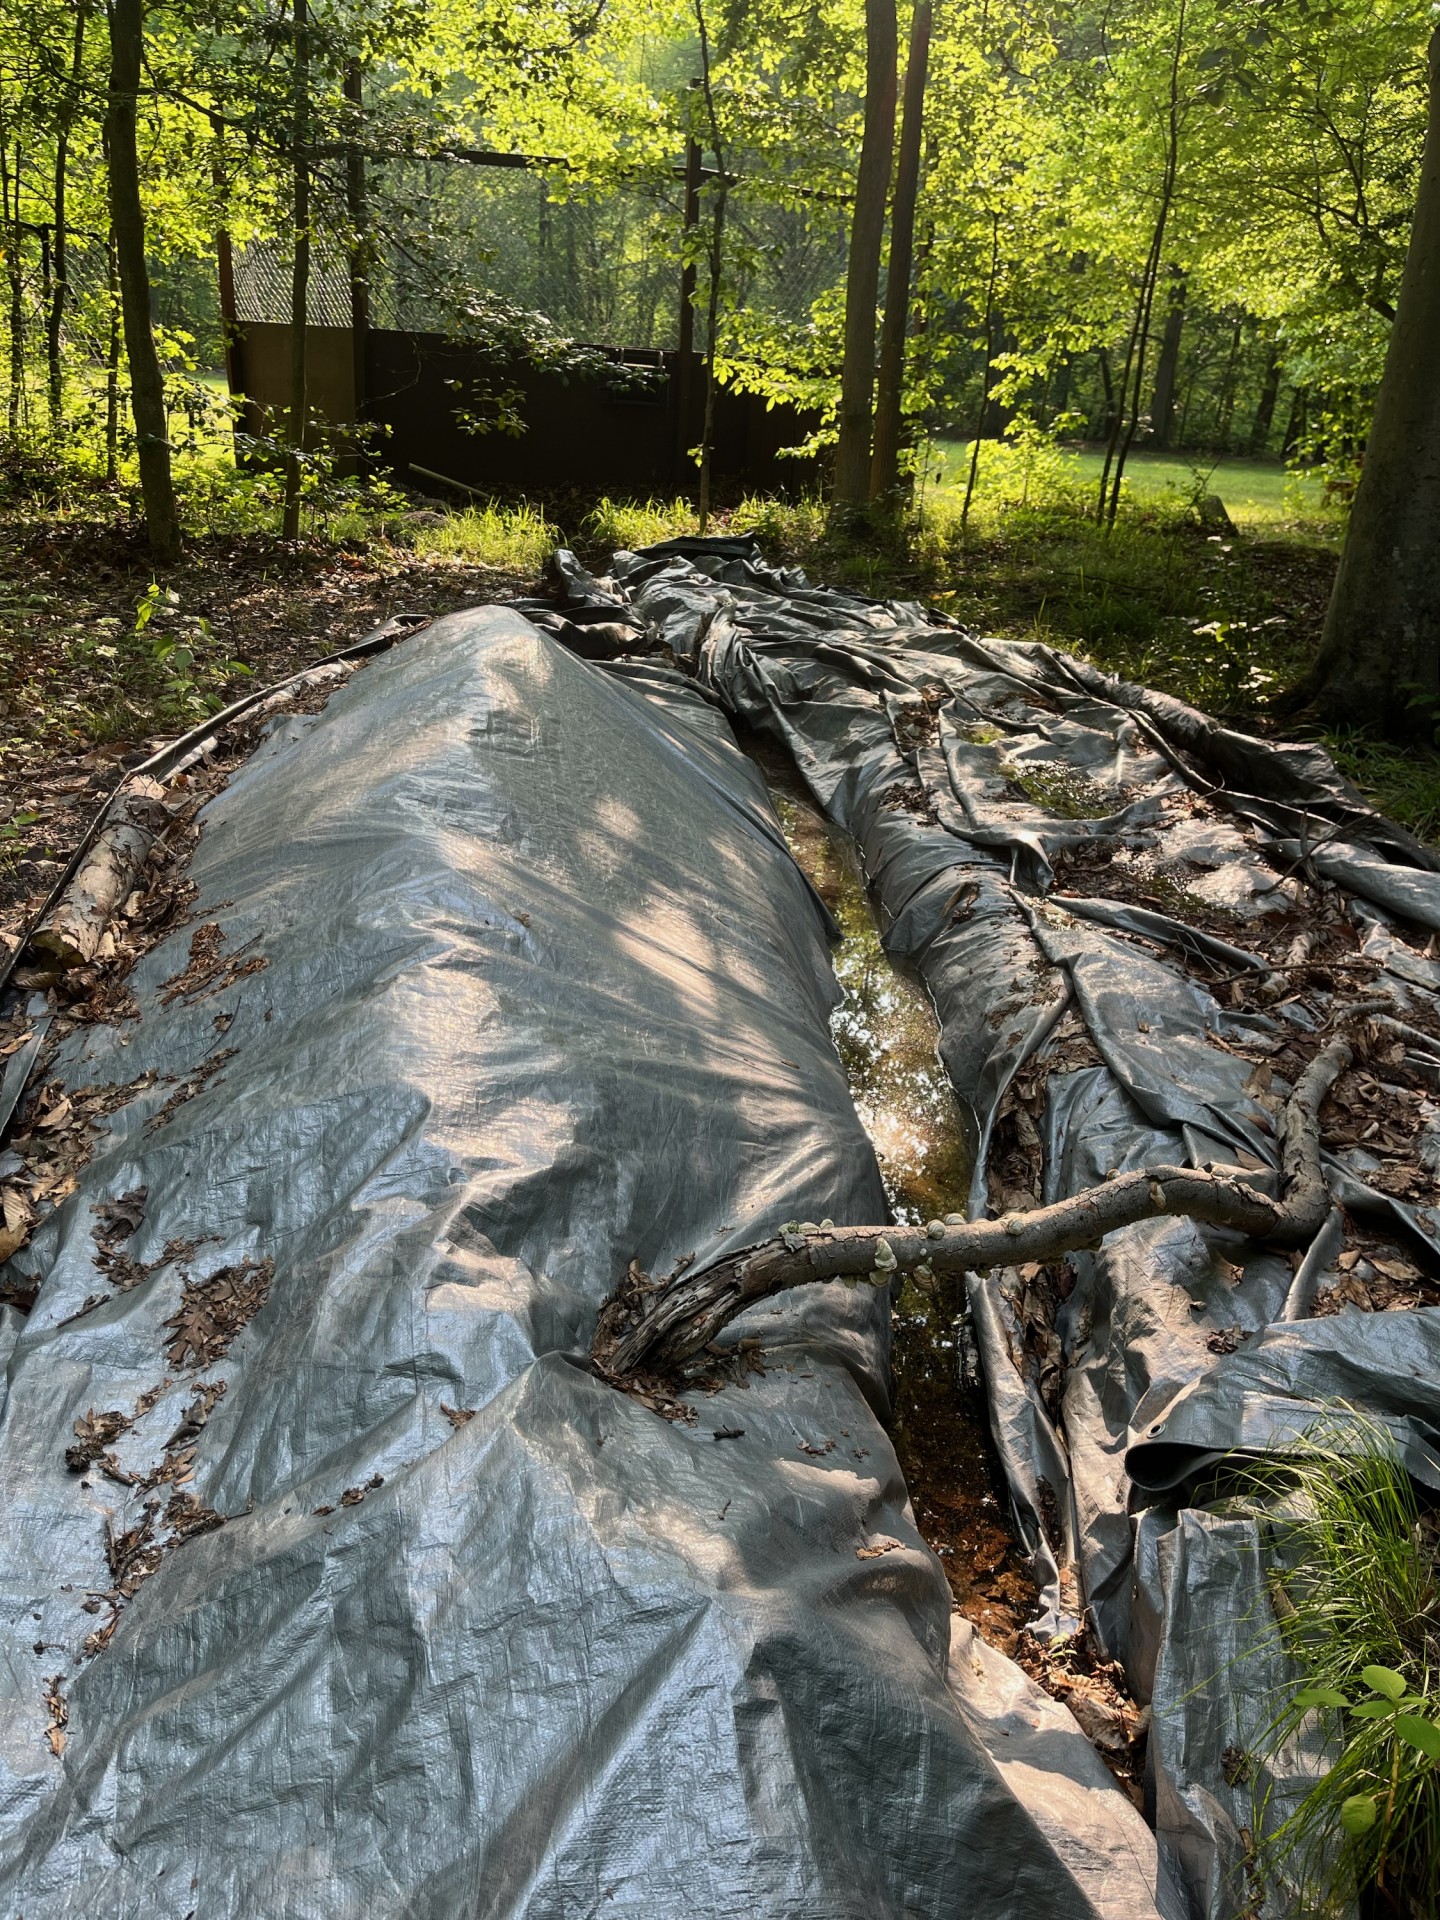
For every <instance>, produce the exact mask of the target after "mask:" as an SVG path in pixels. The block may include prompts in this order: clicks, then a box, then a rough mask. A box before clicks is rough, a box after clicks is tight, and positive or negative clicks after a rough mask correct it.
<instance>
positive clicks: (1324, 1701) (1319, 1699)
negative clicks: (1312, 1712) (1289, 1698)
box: [1295, 1687, 1350, 1707]
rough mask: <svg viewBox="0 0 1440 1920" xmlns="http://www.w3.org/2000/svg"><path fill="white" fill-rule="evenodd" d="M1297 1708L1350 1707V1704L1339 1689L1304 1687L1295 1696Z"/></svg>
mask: <svg viewBox="0 0 1440 1920" xmlns="http://www.w3.org/2000/svg"><path fill="white" fill-rule="evenodd" d="M1295 1704H1296V1706H1297V1707H1348V1706H1349V1704H1350V1702H1349V1700H1348V1699H1347V1698H1346V1696H1345V1695H1344V1694H1343V1693H1341V1691H1340V1689H1339V1688H1338V1687H1302V1688H1301V1690H1300V1692H1299V1693H1297V1694H1296V1696H1295Z"/></svg>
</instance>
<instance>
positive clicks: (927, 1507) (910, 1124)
mask: <svg viewBox="0 0 1440 1920" xmlns="http://www.w3.org/2000/svg"><path fill="white" fill-rule="evenodd" d="M746 746H747V749H748V751H749V752H750V753H751V755H752V757H753V758H754V759H755V760H756V761H757V762H758V763H759V765H760V767H761V770H762V771H763V773H764V775H765V778H766V780H767V782H768V783H769V786H770V792H771V797H772V799H773V800H774V802H775V807H776V810H777V811H778V813H779V815H780V820H781V824H782V825H783V827H784V829H785V837H786V839H787V840H788V841H789V843H790V850H791V852H792V853H793V854H794V855H795V858H796V860H797V861H798V863H799V865H800V866H801V868H802V869H803V870H804V872H805V874H806V875H807V877H808V878H809V880H810V882H811V884H812V885H813V886H814V888H815V890H816V892H817V893H818V894H819V895H820V896H821V898H822V899H823V900H824V902H825V904H826V906H827V907H829V909H830V911H831V913H832V914H833V915H834V916H835V920H836V923H837V924H838V926H839V928H840V932H841V939H840V943H839V945H838V946H837V947H835V948H834V950H833V959H834V965H835V976H836V978H837V980H838V981H839V983H840V989H841V1001H840V1005H839V1006H838V1007H837V1008H836V1010H835V1013H834V1015H833V1016H832V1019H831V1027H832V1030H833V1032H834V1035H835V1045H836V1048H837V1050H838V1052H839V1054H840V1058H841V1060H842V1062H843V1063H844V1066H845V1072H846V1075H847V1077H848V1079H849V1081H850V1089H851V1092H852V1094H853V1096H854V1100H855V1107H856V1111H857V1112H858V1113H859V1115H860V1119H861V1122H862V1124H863V1125H864V1127H865V1130H866V1132H867V1133H868V1134H869V1135H870V1138H871V1140H872V1141H873V1142H874V1145H875V1153H876V1157H877V1159H878V1160H879V1162H880V1173H881V1177H882V1179H883V1181H884V1183H885V1193H886V1198H887V1199H888V1201H889V1203H890V1209H891V1213H892V1214H893V1216H894V1218H895V1219H896V1220H901V1221H919V1220H929V1219H933V1218H934V1217H935V1216H936V1215H937V1214H945V1213H953V1212H957V1211H959V1210H961V1209H962V1208H963V1207H964V1205H965V1195H966V1192H967V1189H968V1187H969V1184H970V1157H969V1149H968V1144H967V1139H966V1129H965V1125H964V1122H963V1119H962V1117H961V1113H960V1108H959V1105H958V1103H957V1101H956V1099H955V1095H954V1093H953V1092H952V1090H951V1087H950V1081H949V1077H948V1076H947V1074H946V1072H945V1069H944V1067H943V1066H942V1065H941V1064H940V1059H939V1055H938V1053H937V1051H936V1048H937V1043H938V1040H939V1025H938V1023H937V1021H936V1018H935V1013H934V1009H933V1008H932V1007H931V1005H930V1001H929V998H928V996H927V995H926V993H925V990H924V988H923V987H921V986H920V984H919V982H918V981H915V980H913V979H911V978H909V977H908V976H907V975H906V974H904V973H902V972H900V970H899V969H898V968H897V967H895V965H894V964H893V963H892V962H891V961H890V960H889V959H888V958H887V956H886V953H885V949H884V947H883V946H882V945H881V942H880V933H879V929H878V928H877V926H876V923H875V918H874V915H873V914H872V913H871V910H870V902H869V897H868V895H867V893H866V890H865V882H864V878H863V876H862V874H861V871H860V866H859V862H858V860H857V858H856V856H855V852H854V849H853V847H852V846H851V844H850V843H849V841H848V839H847V838H846V837H845V836H844V835H842V834H839V833H838V832H837V831H836V830H835V829H834V828H832V827H831V826H830V825H829V823H828V822H827V821H826V819H825V817H824V815H823V814H822V813H820V812H819V810H818V809H817V808H816V807H815V805H814V803H813V801H811V799H810V798H809V796H808V794H807V792H806V790H805V787H804V785H803V783H802V782H801V780H800V778H799V776H798V774H797V773H796V771H795V769H794V767H793V766H792V765H791V764H790V762H789V760H788V759H787V758H786V756H785V755H783V754H782V753H780V752H778V751H777V750H776V749H775V748H774V747H772V746H770V745H769V743H768V742H763V741H758V740H755V739H753V738H752V739H750V740H747V742H746ZM955 1308H956V1302H955V1300H954V1299H953V1297H952V1299H951V1300H950V1301H949V1302H948V1303H942V1301H941V1300H940V1299H939V1298H936V1299H927V1298H926V1297H925V1296H924V1295H922V1294H920V1293H919V1292H918V1291H917V1290H916V1289H915V1288H914V1287H913V1286H910V1285H908V1284H907V1286H906V1288H905V1290H904V1292H903V1294H902V1295H901V1298H900V1302H899V1305H898V1306H897V1308H896V1310H895V1318H894V1344H893V1353H892V1358H893V1366H894V1376H895V1419H894V1424H893V1426H892V1428H891V1438H892V1439H893V1440H894V1442H895V1450H896V1452H897V1453H898V1455H899V1457H900V1464H901V1466H902V1468H903V1469H904V1472H905V1478H906V1482H907V1484H908V1485H909V1488H910V1495H911V1499H912V1501H913V1503H914V1508H915V1518H916V1522H917V1524H918V1526H919V1528H920V1531H921V1533H922V1534H923V1535H924V1537H925V1539H926V1540H928V1541H929V1543H930V1545H931V1546H932V1547H933V1548H934V1550H935V1552H936V1553H937V1554H938V1555H939V1557H940V1561H941V1564H942V1565H943V1566H944V1568H945V1572H946V1575H947V1576H948V1578H949V1581H950V1588H951V1592H952V1594H953V1595H954V1599H955V1604H956V1605H957V1606H958V1607H959V1609H960V1611H961V1612H962V1613H964V1614H965V1615H966V1617H967V1618H968V1619H970V1620H973V1621H974V1622H975V1624H976V1626H977V1627H978V1628H979V1629H980V1631H981V1632H982V1633H983V1634H984V1636H985V1638H986V1639H987V1640H989V1641H991V1642H992V1644H994V1645H996V1646H998V1647H1001V1648H1003V1649H1004V1650H1005V1651H1006V1652H1007V1653H1008V1652H1012V1651H1013V1649H1014V1645H1015V1637H1016V1635H1017V1633H1018V1632H1019V1629H1020V1628H1021V1627H1022V1626H1023V1625H1024V1624H1025V1621H1026V1620H1027V1619H1028V1618H1029V1617H1030V1615H1031V1614H1032V1613H1033V1611H1034V1600H1035V1589H1034V1585H1033V1583H1032V1581H1031V1579H1030V1577H1029V1574H1028V1573H1027V1572H1026V1569H1025V1563H1024V1560H1023V1558H1022V1557H1021V1555H1020V1553H1019V1551H1018V1550H1017V1548H1016V1545H1015V1540H1014V1536H1013V1534H1012V1533H1011V1530H1010V1526H1009V1522H1008V1513H1007V1502H1006V1498H1005V1494H1004V1483H1003V1480H1002V1478H1001V1475H1000V1467H999V1462H998V1460H997V1459H996V1457H995V1450H994V1446H993V1444H992V1442H991V1439H990V1429H989V1424H988V1418H987V1414H986V1408H985V1398H984V1389H983V1387H982V1386H981V1384H980V1382H979V1380H978V1377H977V1376H976V1373H975V1369H974V1366H973V1364H968V1363H967V1356H969V1355H970V1354H971V1351H972V1350H971V1349H970V1348H969V1338H968V1333H967V1330H966V1326H965V1319H964V1315H963V1314H960V1313H957V1312H956V1310H955Z"/></svg>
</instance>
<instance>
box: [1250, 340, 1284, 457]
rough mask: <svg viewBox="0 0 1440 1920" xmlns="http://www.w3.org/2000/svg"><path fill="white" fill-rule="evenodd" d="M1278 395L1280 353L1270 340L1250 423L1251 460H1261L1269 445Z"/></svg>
mask: <svg viewBox="0 0 1440 1920" xmlns="http://www.w3.org/2000/svg"><path fill="white" fill-rule="evenodd" d="M1279 397H1280V355H1279V352H1278V351H1277V349H1276V347H1275V344H1274V342H1273V341H1272V342H1271V345H1270V350H1269V353H1268V354H1267V356H1266V360H1265V379H1264V382H1263V383H1262V385H1261V388H1260V398H1259V400H1258V401H1257V402H1256V406H1255V418H1254V419H1253V420H1252V421H1251V423H1250V440H1249V454H1250V458H1251V459H1252V460H1262V459H1264V457H1265V453H1266V451H1267V449H1268V448H1269V445H1270V429H1271V427H1272V426H1273V425H1274V422H1275V402H1276V401H1277V400H1278V399H1279Z"/></svg>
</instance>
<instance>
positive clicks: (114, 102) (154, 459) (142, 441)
mask: <svg viewBox="0 0 1440 1920" xmlns="http://www.w3.org/2000/svg"><path fill="white" fill-rule="evenodd" d="M144 7H145V0H110V94H109V101H108V105H107V109H106V115H105V135H106V139H105V147H106V153H107V156H108V160H109V173H110V221H111V228H112V231H113V233H114V236H115V255H116V264H117V267H118V271H119V278H120V304H121V310H122V313H123V316H124V322H125V353H126V357H127V358H128V360H129V362H130V405H131V407H132V409H133V411H134V414H135V441H136V449H137V453H138V458H139V464H140V492H141V495H142V497H143V499H144V502H145V531H146V533H147V535H148V536H149V541H150V549H151V552H152V553H153V554H154V555H155V557H156V559H157V560H173V559H175V558H176V557H177V556H178V554H179V552H180V517H179V514H178V513H177V511H176V507H175V489H174V483H173V481H172V479H171V474H170V438H169V433H168V430H167V424H166V419H165V383H164V380H163V379H162V377H161V373H160V358H159V355H158V354H157V353H156V351H155V334H154V332H153V330H152V327H151V322H150V273H149V269H148V267H147V266H146V263H145V211H144V207H143V205H142V203H141V199H140V157H139V152H138V147H137V140H136V124H137V119H138V111H139V95H140V63H141V57H142V54H143V52H144V38H145V11H144Z"/></svg>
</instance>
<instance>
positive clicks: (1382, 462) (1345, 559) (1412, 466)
mask: <svg viewBox="0 0 1440 1920" xmlns="http://www.w3.org/2000/svg"><path fill="white" fill-rule="evenodd" d="M1429 114H1430V117H1429V124H1428V127H1427V129H1426V135H1425V152H1424V157H1423V159H1422V161H1421V167H1420V187H1419V192H1418V194H1417V196H1416V201H1415V215H1414V221H1413V224H1412V226H1411V229H1410V249H1409V252H1408V253H1407V254H1406V256H1405V272H1404V275H1403V277H1402V279H1401V282H1400V297H1399V299H1398V301H1397V302H1396V308H1395V323H1394V325H1393V326H1392V327H1391V329H1390V342H1389V346H1388V348H1387V350H1386V354H1385V369H1384V372H1383V374H1382V375H1381V379H1380V391H1379V394H1378V395H1377V397H1376V401H1375V417H1374V421H1373V423H1372V425H1371V428H1370V438H1369V441H1368V443H1367V446H1366V450H1365V464H1364V467H1363V468H1362V470H1361V474H1360V484H1359V486H1358V487H1357V488H1356V491H1355V501H1354V505H1353V506H1352V508H1351V511H1350V524H1349V527H1348V528H1347V529H1346V533H1345V545H1344V547H1343V548H1342V550H1341V554H1340V569H1339V572H1338V573H1337V575H1336V578H1335V587H1334V591H1333V592H1332V594H1331V596H1330V606H1329V610H1328V612H1327V613H1326V616H1325V629H1324V633H1323V636H1322V638H1321V643H1320V652H1319V655H1318V657H1317V659H1316V662H1315V666H1314V669H1313V670H1312V673H1311V675H1310V676H1309V679H1308V680H1307V683H1306V689H1305V690H1306V692H1307V693H1309V695H1310V696H1311V698H1312V699H1313V702H1314V705H1315V707H1316V708H1317V710H1318V712H1319V714H1320V716H1321V717H1322V718H1323V719H1327V720H1332V721H1336V722H1342V721H1343V722H1344V723H1345V724H1347V725H1349V726H1362V727H1366V726H1369V727H1376V728H1379V729H1381V730H1382V731H1384V732H1385V733H1387V734H1390V735H1391V736H1392V737H1394V738H1397V739H1405V738H1420V737H1423V738H1427V739H1428V738H1433V736H1434V732H1435V727H1436V724H1437V721H1440V566H1437V565H1436V554H1437V552H1440V28H1437V29H1436V31H1435V33H1434V35H1433V36H1432V38H1431V41H1430V104H1429Z"/></svg>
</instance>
